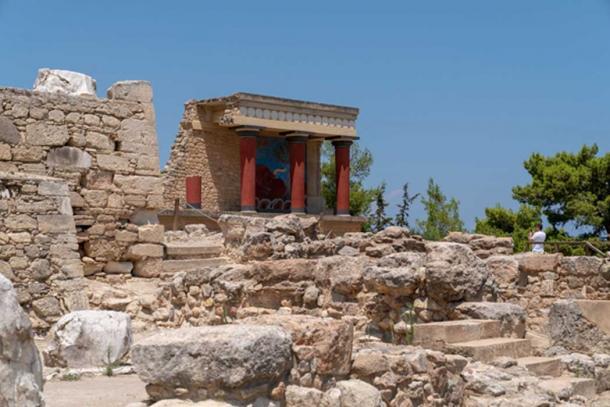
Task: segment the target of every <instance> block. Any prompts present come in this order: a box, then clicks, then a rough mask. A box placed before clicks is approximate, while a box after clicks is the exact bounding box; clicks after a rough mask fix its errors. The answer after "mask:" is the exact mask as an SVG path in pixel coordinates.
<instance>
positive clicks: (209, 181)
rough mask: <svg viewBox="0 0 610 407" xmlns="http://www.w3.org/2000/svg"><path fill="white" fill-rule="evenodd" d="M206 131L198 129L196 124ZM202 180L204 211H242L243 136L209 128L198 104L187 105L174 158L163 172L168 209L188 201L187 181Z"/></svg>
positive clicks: (171, 158) (172, 155)
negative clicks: (241, 137) (192, 177)
mask: <svg viewBox="0 0 610 407" xmlns="http://www.w3.org/2000/svg"><path fill="white" fill-rule="evenodd" d="M194 121H195V122H197V123H199V124H200V125H201V126H202V128H201V129H194V128H193V122H194ZM188 176H201V195H202V202H201V205H202V208H203V209H204V210H205V211H207V212H211V213H218V212H221V211H238V210H239V209H240V163H239V136H237V134H235V132H233V131H232V130H230V129H222V128H218V127H214V126H210V125H208V124H206V122H205V119H204V117H203V113H201V112H199V110H198V108H197V102H196V101H192V102H189V103H187V104H186V105H185V109H184V115H183V117H182V121H181V122H180V128H179V131H178V136H177V137H176V141H175V143H174V145H173V146H172V150H171V154H170V158H169V160H168V162H167V165H166V167H165V169H164V170H163V179H164V191H165V195H164V201H165V208H168V209H169V208H173V207H174V201H175V199H176V198H178V199H180V204H181V205H184V203H185V202H184V201H185V193H186V192H185V191H186V186H185V178H186V177H188Z"/></svg>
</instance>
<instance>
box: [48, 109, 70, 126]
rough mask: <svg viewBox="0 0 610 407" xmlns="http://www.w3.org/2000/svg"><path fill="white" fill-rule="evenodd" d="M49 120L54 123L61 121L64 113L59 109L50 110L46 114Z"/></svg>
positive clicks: (63, 118) (64, 116)
mask: <svg viewBox="0 0 610 407" xmlns="http://www.w3.org/2000/svg"><path fill="white" fill-rule="evenodd" d="M48 117H49V120H51V121H52V122H56V123H60V124H61V123H63V122H64V120H65V118H66V115H65V114H64V112H62V111H61V110H57V109H55V110H51V111H50V112H49V114H48Z"/></svg>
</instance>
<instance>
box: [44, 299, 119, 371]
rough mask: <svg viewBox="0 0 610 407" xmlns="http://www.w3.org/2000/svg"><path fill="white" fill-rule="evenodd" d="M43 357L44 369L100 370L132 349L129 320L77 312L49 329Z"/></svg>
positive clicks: (110, 313) (114, 314) (116, 315)
mask: <svg viewBox="0 0 610 407" xmlns="http://www.w3.org/2000/svg"><path fill="white" fill-rule="evenodd" d="M49 337H50V338H51V340H50V342H49V345H48V346H47V349H46V350H45V351H44V353H43V355H44V358H45V364H46V365H47V366H62V367H72V368H85V367H103V366H107V365H111V364H114V363H116V362H118V361H119V360H121V358H123V356H125V355H126V354H127V352H128V351H129V347H130V346H131V318H130V317H129V315H127V314H125V313H122V312H114V311H76V312H71V313H69V314H66V315H64V316H63V317H62V318H61V319H60V320H59V321H57V323H56V324H55V325H54V326H53V328H52V329H51V332H50V333H49Z"/></svg>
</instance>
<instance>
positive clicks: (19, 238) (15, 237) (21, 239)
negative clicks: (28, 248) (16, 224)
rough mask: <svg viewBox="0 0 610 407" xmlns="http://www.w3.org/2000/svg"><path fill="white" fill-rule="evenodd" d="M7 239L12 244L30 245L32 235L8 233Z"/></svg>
mask: <svg viewBox="0 0 610 407" xmlns="http://www.w3.org/2000/svg"><path fill="white" fill-rule="evenodd" d="M8 237H9V239H10V241H11V242H12V243H16V244H19V243H30V242H31V241H32V235H30V234H29V233H28V232H17V233H8Z"/></svg>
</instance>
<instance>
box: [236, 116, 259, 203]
mask: <svg viewBox="0 0 610 407" xmlns="http://www.w3.org/2000/svg"><path fill="white" fill-rule="evenodd" d="M236 131H237V134H238V135H239V136H240V139H239V159H240V169H241V178H240V188H241V211H242V212H254V211H256V136H257V134H258V131H259V130H258V129H257V128H252V127H242V128H238V129H236Z"/></svg>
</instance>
